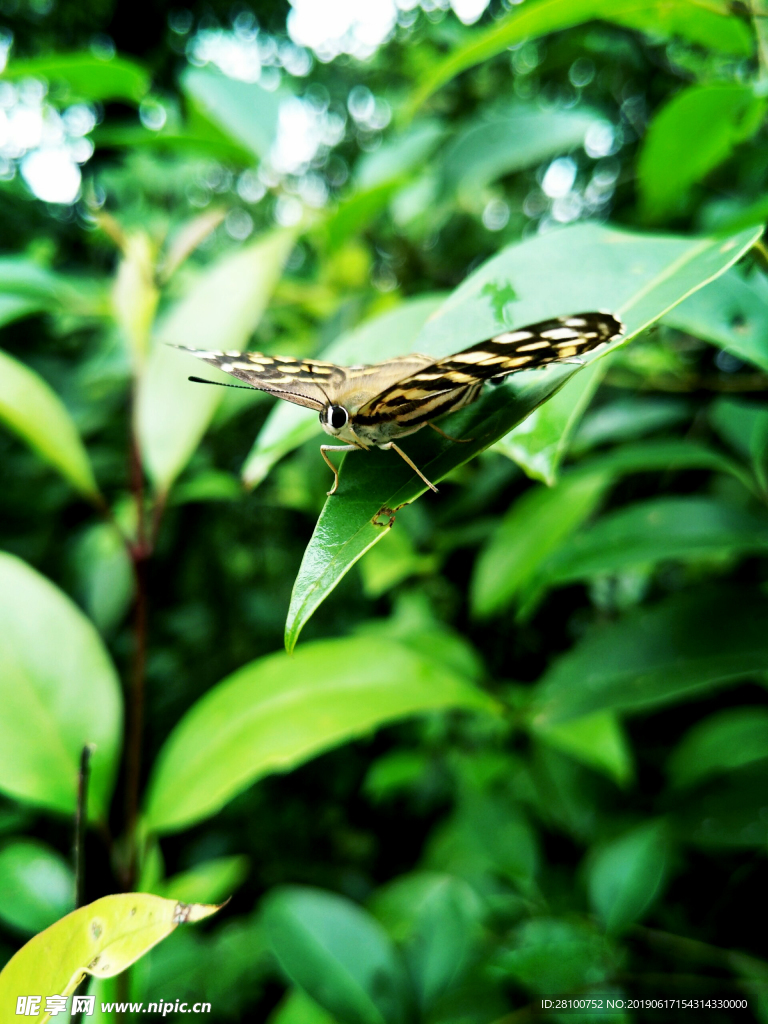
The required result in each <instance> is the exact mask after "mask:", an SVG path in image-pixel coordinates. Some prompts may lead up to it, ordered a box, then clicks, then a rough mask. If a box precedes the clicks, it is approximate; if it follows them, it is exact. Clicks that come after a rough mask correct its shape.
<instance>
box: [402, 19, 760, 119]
mask: <svg viewBox="0 0 768 1024" xmlns="http://www.w3.org/2000/svg"><path fill="white" fill-rule="evenodd" d="M595 18H602V19H604V20H606V21H615V22H618V23H619V24H620V25H626V26H627V27H629V28H637V29H641V30H646V31H649V32H651V33H653V34H654V35H662V36H672V35H679V36H683V37H684V38H686V39H688V40H689V41H690V42H694V43H698V44H700V45H703V46H708V47H710V48H712V49H714V50H719V51H721V52H723V53H734V54H740V55H741V56H745V57H746V56H749V54H751V53H752V50H753V48H754V47H753V43H752V39H751V37H750V33H749V30H748V28H747V26H746V25H745V24H743V22H742V21H741V20H740V19H739V18H736V17H733V16H731V14H730V11H729V8H728V5H727V4H726V3H725V2H724V0H529V2H528V3H526V4H525V6H524V7H522V8H520V9H518V10H513V11H511V12H510V13H509V14H508V15H507V17H506V18H502V19H500V20H499V21H497V22H496V23H495V24H493V25H491V26H489V27H488V28H485V29H479V30H476V31H474V32H472V33H471V34H470V37H469V40H468V41H467V42H464V43H462V44H461V45H459V46H458V47H456V49H455V50H453V52H452V53H449V54H448V56H447V57H445V58H443V60H441V61H439V62H438V63H437V64H436V65H433V66H432V67H431V68H430V69H429V71H428V72H427V73H426V74H425V76H424V78H423V79H422V81H421V82H420V83H419V85H418V87H417V88H416V90H415V92H414V93H413V95H412V96H411V98H410V100H409V102H408V104H407V106H406V109H405V113H406V115H407V116H411V115H412V114H413V113H414V112H415V111H416V110H418V109H419V107H421V106H422V104H423V103H424V102H425V101H426V100H427V99H428V98H429V97H430V96H431V95H432V93H433V92H435V91H436V90H437V89H439V88H440V87H441V86H443V85H445V84H446V82H450V81H451V79H452V78H455V77H456V75H459V74H461V72H462V71H466V70H467V69H468V68H472V67H476V66H477V65H478V64H482V63H483V62H484V61H487V60H490V59H491V58H492V57H495V56H496V55H497V54H499V53H503V52H504V50H507V49H509V48H510V47H513V46H515V45H517V44H519V43H522V42H525V41H526V40H527V39H537V38H539V37H540V36H543V35H547V34H549V33H550V32H559V31H561V30H562V29H565V28H572V27H573V26H574V25H581V24H583V23H584V22H588V21H592V20H593V19H595Z"/></svg>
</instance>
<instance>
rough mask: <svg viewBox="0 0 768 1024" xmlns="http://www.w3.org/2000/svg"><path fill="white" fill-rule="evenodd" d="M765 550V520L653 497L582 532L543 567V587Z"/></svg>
mask: <svg viewBox="0 0 768 1024" xmlns="http://www.w3.org/2000/svg"><path fill="white" fill-rule="evenodd" d="M766 550H768V517H766V516H763V515H756V514H755V513H753V512H748V511H747V510H746V509H743V508H739V507H737V506H734V505H729V504H727V503H726V502H724V501H718V500H716V499H714V498H653V499H651V500H650V501H643V502H638V503H637V504H635V505H629V506H628V507H626V508H623V509H619V510H618V511H615V512H612V513H610V514H609V515H606V516H604V517H603V518H602V519H599V520H598V521H597V522H596V523H595V524H594V526H592V527H591V528H589V529H587V530H581V531H580V532H579V533H578V534H577V535H576V536H574V537H572V538H571V540H570V541H569V543H568V545H567V547H563V548H561V549H560V550H559V551H558V552H557V553H556V554H555V555H554V556H553V557H552V558H550V559H549V561H547V562H546V563H545V564H544V565H543V566H542V567H541V574H542V577H543V580H542V583H541V585H542V586H544V587H550V586H562V585H564V584H569V583H573V582H575V581H577V580H583V579H589V578H591V577H594V576H599V575H601V574H611V573H617V572H620V571H621V570H622V569H626V568H629V567H633V566H645V565H655V564H656V563H658V562H661V561H665V560H667V559H681V560H685V561H689V560H699V559H708V558H716V559H721V558H724V557H730V556H733V555H736V554H746V553H748V552H750V551H755V552H761V551H763V552H764V551H766Z"/></svg>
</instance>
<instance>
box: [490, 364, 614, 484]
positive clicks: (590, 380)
mask: <svg viewBox="0 0 768 1024" xmlns="http://www.w3.org/2000/svg"><path fill="white" fill-rule="evenodd" d="M607 369H608V362H607V360H605V359H599V360H597V362H593V363H591V364H590V366H588V367H587V368H586V369H585V370H584V371H583V372H582V373H577V374H576V376H575V377H574V378H573V380H569V381H568V383H567V384H566V385H565V387H563V388H561V389H560V390H559V391H558V392H557V394H556V395H553V397H552V398H550V400H549V401H548V402H545V403H544V405H541V406H539V408H538V409H536V410H535V411H534V412H532V413H531V415H530V416H529V417H528V418H527V419H526V420H524V421H523V422H522V423H520V424H519V425H518V426H516V427H515V428H514V430H510V432H509V433H508V434H507V435H506V437H502V439H501V440H500V441H497V442H496V444H495V445H494V446H493V450H494V451H497V452H501V454H502V455H506V456H507V458H509V459H512V461H513V462H516V463H517V464H518V466H520V467H521V468H522V469H524V470H525V472H526V474H527V475H528V476H529V477H532V478H533V479H534V480H543V481H544V483H545V484H547V485H548V486H549V487H552V486H553V484H554V483H555V481H556V479H557V471H558V468H559V466H560V462H561V461H562V459H563V457H564V456H565V453H566V451H567V450H568V446H569V444H570V442H571V438H572V436H573V434H574V431H575V430H576V428H577V426H578V424H579V421H580V419H581V417H582V416H583V414H584V411H585V410H586V408H587V406H588V405H589V403H590V401H591V400H592V396H593V395H594V393H595V391H596V390H597V388H598V386H599V384H600V381H601V380H602V379H603V377H604V375H605V371H606V370H607Z"/></svg>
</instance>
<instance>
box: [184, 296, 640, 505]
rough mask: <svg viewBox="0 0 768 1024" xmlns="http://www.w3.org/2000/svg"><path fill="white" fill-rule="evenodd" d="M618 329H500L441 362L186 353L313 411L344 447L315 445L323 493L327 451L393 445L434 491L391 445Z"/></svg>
mask: <svg viewBox="0 0 768 1024" xmlns="http://www.w3.org/2000/svg"><path fill="white" fill-rule="evenodd" d="M623 330H624V328H623V324H622V323H621V321H620V320H618V319H617V318H616V317H614V316H613V315H612V314H610V313H578V314H574V315H573V316H569V317H557V318H554V319H551V320H544V321H542V322H540V323H537V324H532V325H530V326H528V327H521V328H518V329H516V330H510V331H505V332H504V333H502V334H498V335H496V336H495V337H493V338H490V339H488V340H487V341H483V342H480V343H478V344H476V345H473V346H471V347H470V348H467V349H465V350H463V351H462V352H457V353H456V354H455V355H452V356H448V357H446V358H444V359H437V360H436V359H435V358H434V357H433V356H427V355H422V354H420V353H414V354H411V355H407V356H403V357H402V358H397V359H389V360H387V361H386V362H382V363H374V364H371V365H365V366H337V365H336V364H334V363H329V362H325V361H323V360H314V359H294V358H292V357H291V356H268V355H264V354H263V353H260V352H205V351H201V350H198V349H191V348H188V349H185V351H188V352H190V353H192V354H193V355H195V356H197V357H198V358H199V359H203V360H204V361H205V362H207V363H209V364H210V365H211V366H215V367H217V368H218V369H219V370H223V371H224V372H225V373H230V374H232V376H234V377H237V378H238V379H240V380H242V381H244V382H245V383H246V385H248V386H250V387H253V388H257V389H258V390H261V391H268V392H270V393H271V394H274V395H276V396H277V397H278V398H283V399H285V400H286V401H288V402H293V403H294V404H296V405H302V406H305V407H306V408H310V409H315V410H316V411H317V412H318V413H319V418H320V424H321V426H322V428H323V430H324V431H325V432H326V433H327V434H330V435H331V436H332V437H333V438H335V439H336V440H337V441H341V442H343V443H342V444H340V445H322V446H321V453H322V455H323V458H324V459H325V461H326V462H327V463H328V465H329V466H330V467H331V469H333V472H334V474H335V477H336V479H335V482H334V486H333V488H332V490H331V491H329V494H333V493H334V491H335V490H336V485H337V483H338V474H337V472H336V469H335V468H334V467H333V465H332V463H331V462H330V460H329V459H328V457H327V455H326V452H327V451H352V450H353V449H355V448H362V449H367V448H370V447H379V448H385V449H388V448H394V449H395V451H397V453H398V454H399V455H400V456H402V458H404V459H405V461H406V462H407V463H408V464H409V465H410V466H411V467H412V468H413V469H414V471H415V472H416V473H417V474H418V475H419V476H420V477H421V478H422V480H424V482H425V483H426V484H427V485H428V486H429V487H431V488H432V489H433V490H436V488H435V487H434V485H433V484H431V483H430V482H429V480H427V478H426V477H425V476H424V474H423V473H422V472H421V471H420V470H419V469H418V468H417V467H416V466H415V465H414V464H413V463H412V462H411V460H410V459H409V458H408V456H407V455H406V454H405V453H404V452H403V451H402V449H400V448H399V447H398V446H397V444H396V442H397V440H399V439H400V438H403V437H407V436H408V435H409V434H413V433H415V432H416V431H417V430H421V429H422V427H424V426H427V425H429V426H434V424H433V420H435V419H438V418H439V417H441V416H446V415H448V414H449V413H452V412H456V411H457V410H458V409H461V408H463V407H464V406H466V405H469V404H471V403H472V402H474V401H475V400H476V399H477V398H479V396H480V393H481V391H482V388H483V385H484V384H485V383H486V382H487V381H499V380H501V379H503V378H505V377H507V376H509V375H510V374H512V373H517V372H519V371H521V370H528V369H535V368H538V367H542V366H546V365H548V364H549V363H553V362H561V363H562V362H578V363H581V362H582V359H581V358H580V357H581V356H582V355H584V354H585V353H586V352H590V351H593V350H594V349H596V348H599V347H600V346H602V345H604V344H606V343H607V342H608V341H610V340H611V339H612V338H614V337H616V336H618V335H620V334H621V333H622V332H623ZM179 347H182V346H179ZM435 429H436V430H438V432H440V433H442V431H440V430H439V428H438V427H435ZM445 436H448V435H445ZM452 440H453V439H452Z"/></svg>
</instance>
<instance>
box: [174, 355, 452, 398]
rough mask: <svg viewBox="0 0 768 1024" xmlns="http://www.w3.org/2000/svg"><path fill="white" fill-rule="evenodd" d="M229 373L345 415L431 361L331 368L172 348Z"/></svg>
mask: <svg viewBox="0 0 768 1024" xmlns="http://www.w3.org/2000/svg"><path fill="white" fill-rule="evenodd" d="M176 347H178V348H180V349H181V350H182V351H184V352H189V353H190V354H191V355H193V356H197V358H198V359H202V360H203V361H204V362H206V363H208V364H209V365H210V366H215V367H216V369H218V370H223V371H224V373H229V374H231V375H232V376H233V377H237V379H238V380H242V381H243V382H244V383H246V384H249V385H250V386H251V387H253V388H257V389H258V390H259V391H268V392H269V393H270V394H273V395H276V396H277V397H278V398H283V399H285V401H287V402H293V403H294V404H295V405H303V406H306V408H308V409H317V410H321V409H324V408H326V407H327V406H328V405H343V406H344V407H345V408H346V409H348V410H349V411H350V412H352V411H353V410H355V409H356V408H358V407H359V406H360V405H362V404H364V403H365V402H368V401H369V400H370V399H371V398H375V397H376V395H378V394H380V393H381V391H383V390H384V389H385V388H387V387H389V386H390V385H392V384H394V383H395V381H398V380H401V379H402V378H403V377H407V376H408V375H409V374H413V373H415V372H416V371H417V370H419V369H421V368H422V367H425V366H429V364H430V363H431V362H432V360H431V359H430V357H429V356H421V355H412V356H404V357H402V358H399V359H389V360H387V361H386V362H383V363H374V364H371V365H368V366H337V365H336V364H335V363H329V362H325V361H324V360H322V359H294V358H293V357H292V356H267V355H264V354H263V353H261V352H206V351H203V350H201V349H195V348H189V347H187V346H185V345H178V346H176Z"/></svg>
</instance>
